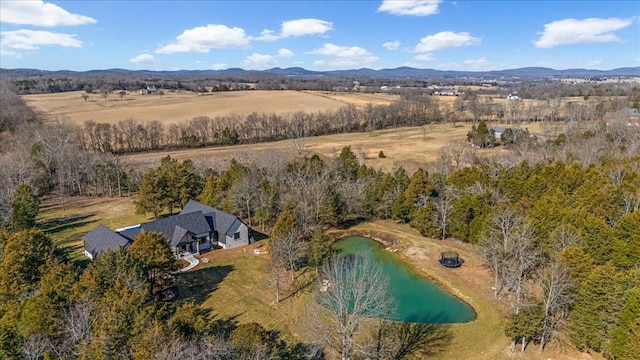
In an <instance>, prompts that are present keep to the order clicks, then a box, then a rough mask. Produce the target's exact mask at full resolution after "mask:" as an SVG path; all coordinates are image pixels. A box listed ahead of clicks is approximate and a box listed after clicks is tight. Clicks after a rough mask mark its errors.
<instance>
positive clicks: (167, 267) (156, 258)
mask: <svg viewBox="0 0 640 360" xmlns="http://www.w3.org/2000/svg"><path fill="white" fill-rule="evenodd" d="M128 251H129V253H130V254H131V256H132V257H133V258H134V259H137V260H138V261H140V262H141V263H143V264H144V267H145V270H146V272H147V276H148V278H149V280H150V281H151V291H153V285H154V280H155V279H156V276H157V275H158V273H159V272H164V271H171V270H174V269H175V266H176V260H175V257H174V256H173V253H172V251H171V246H170V245H169V243H168V242H167V239H165V237H164V235H163V234H162V233H158V232H143V233H140V234H138V236H136V238H135V239H134V240H133V244H132V245H131V246H130V247H129V249H128Z"/></svg>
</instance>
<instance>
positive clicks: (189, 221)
mask: <svg viewBox="0 0 640 360" xmlns="http://www.w3.org/2000/svg"><path fill="white" fill-rule="evenodd" d="M176 227H181V228H182V229H183V230H185V231H184V232H182V231H176ZM141 228H142V230H143V231H146V232H149V231H156V232H160V233H162V234H164V236H165V237H166V238H167V239H168V240H170V241H171V246H176V245H178V244H179V243H180V240H181V239H182V237H183V236H184V234H186V231H189V232H191V233H192V234H202V233H207V232H210V231H211V230H212V229H211V226H209V223H208V222H207V220H206V219H205V217H204V214H202V213H201V212H193V213H189V214H182V213H180V214H178V215H173V216H168V217H166V218H164V219H160V220H156V221H151V222H148V223H144V224H142V225H141Z"/></svg>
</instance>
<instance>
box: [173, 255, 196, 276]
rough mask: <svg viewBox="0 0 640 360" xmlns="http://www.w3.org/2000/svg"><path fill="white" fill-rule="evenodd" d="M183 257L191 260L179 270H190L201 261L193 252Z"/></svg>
mask: <svg viewBox="0 0 640 360" xmlns="http://www.w3.org/2000/svg"><path fill="white" fill-rule="evenodd" d="M183 259H184V260H187V261H188V262H189V265H187V266H186V267H184V268H182V269H180V270H178V272H186V271H189V270H191V269H193V268H194V267H196V266H197V265H198V264H199V263H200V260H198V259H196V258H195V256H193V254H189V255H187V256H185V257H183Z"/></svg>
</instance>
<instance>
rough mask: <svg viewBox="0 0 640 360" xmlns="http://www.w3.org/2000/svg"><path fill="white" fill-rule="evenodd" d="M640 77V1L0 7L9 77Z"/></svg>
mask: <svg viewBox="0 0 640 360" xmlns="http://www.w3.org/2000/svg"><path fill="white" fill-rule="evenodd" d="M400 66H410V67H416V68H429V69H438V70H470V71H488V70H502V69H513V68H520V67H529V66H542V67H550V68H553V69H569V68H584V69H600V70H609V69H614V68H619V67H628V66H640V1H637V0H628V1H579V0H575V1H540V0H535V1H533V0H532V1H509V0H502V1H483V0H474V1H440V0H414V1H398V0H377V1H373V0H359V1H346V0H329V1H304V0H298V1H278V0H264V1H257V0H256V1H241V0H238V1H205V0H200V1H171V0H163V1H152V0H129V1H110V0H100V1H90V0H81V1H80V0H78V1H57V0H55V1H43V0H0V67H2V68H5V69H15V68H34V69H41V70H74V71H86V70H96V69H112V68H123V69H131V70H143V69H144V70H183V69H185V70H210V69H214V70H218V69H227V68H237V67H239V68H243V69H247V70H264V69H269V68H274V67H281V68H286V67H303V68H305V69H309V70H320V71H322V70H338V69H359V68H371V69H383V68H396V67H400Z"/></svg>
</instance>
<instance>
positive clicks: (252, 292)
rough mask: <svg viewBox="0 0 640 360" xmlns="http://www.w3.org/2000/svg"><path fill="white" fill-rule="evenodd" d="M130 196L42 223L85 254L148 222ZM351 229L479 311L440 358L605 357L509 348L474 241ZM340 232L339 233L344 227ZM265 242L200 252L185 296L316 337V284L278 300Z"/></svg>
mask: <svg viewBox="0 0 640 360" xmlns="http://www.w3.org/2000/svg"><path fill="white" fill-rule="evenodd" d="M132 200H133V199H131V198H114V199H105V198H100V199H92V198H74V199H70V200H69V201H67V203H66V209H64V210H63V209H61V207H60V205H59V203H58V202H57V199H45V201H44V203H43V208H42V211H41V215H40V216H39V218H38V221H39V223H40V224H41V227H43V228H45V229H46V230H47V231H48V232H49V234H50V235H51V236H52V237H53V239H54V240H55V241H56V243H58V244H59V245H61V246H65V247H70V248H71V249H72V250H73V254H76V255H78V256H80V257H82V256H81V255H80V254H79V253H78V252H79V251H81V246H82V243H81V241H80V237H81V236H82V235H83V234H84V233H85V232H86V231H88V230H90V229H91V228H93V227H94V226H96V225H97V224H105V225H106V226H109V227H111V228H114V227H119V226H124V225H131V224H135V223H139V222H141V221H145V220H148V219H146V218H143V217H140V216H138V215H135V214H134V207H133V202H132ZM348 231H349V232H350V233H362V234H378V235H379V236H380V237H384V238H387V239H393V240H395V241H397V246H396V249H397V254H398V255H399V256H400V257H401V258H403V259H404V260H405V261H407V262H408V263H409V264H411V265H412V266H413V267H414V268H415V269H416V270H417V271H418V272H420V273H422V274H423V275H424V276H425V277H427V278H429V279H432V280H433V281H435V282H436V283H438V284H440V286H442V287H443V288H445V289H447V290H448V291H449V292H451V293H452V294H454V295H456V296H458V297H460V298H461V299H463V300H465V301H466V302H468V303H469V304H470V305H472V306H473V308H474V309H475V310H476V312H477V314H478V318H477V319H476V320H475V321H472V322H469V323H464V324H454V325H452V332H453V340H452V343H451V345H450V346H449V348H448V349H447V350H446V351H444V352H443V353H441V354H439V355H437V356H436V357H434V358H435V359H452V360H456V359H459V360H463V359H465V360H466V359H477V360H494V359H495V360H499V359H524V360H545V359H549V358H551V359H554V360H569V359H577V360H587V359H601V358H600V357H592V356H590V355H587V354H581V353H577V352H575V351H574V350H572V348H570V347H569V348H557V347H554V346H551V347H550V348H549V350H548V351H545V352H544V353H539V352H538V350H537V348H536V347H535V346H534V345H533V344H532V345H530V346H529V348H528V350H527V352H526V353H525V354H524V355H522V354H516V353H511V352H510V351H509V350H508V347H509V340H508V339H507V338H506V337H504V335H503V333H502V325H503V318H502V315H501V310H500V309H501V307H502V304H500V303H496V302H494V301H493V300H491V283H492V278H491V275H490V273H489V271H488V270H487V269H486V268H485V267H484V266H483V265H482V260H481V259H480V257H479V256H478V253H477V250H476V249H475V248H474V247H473V246H472V245H470V244H465V243H461V242H458V241H454V240H445V241H440V240H435V239H429V238H425V237H422V236H421V235H420V234H419V233H418V232H417V231H415V230H414V229H411V228H409V227H408V226H407V225H402V224H398V223H396V222H394V221H375V222H368V223H361V224H358V225H356V226H354V227H351V228H350V229H348ZM335 235H336V236H341V234H340V233H339V232H338V233H336V234H335ZM262 246H266V243H265V242H264V241H259V242H257V243H256V244H252V245H250V246H247V247H243V248H237V249H232V250H216V251H211V252H208V253H205V254H203V255H202V256H201V258H205V257H206V258H208V259H210V261H209V262H208V263H203V262H201V263H200V265H198V267H196V268H195V269H194V270H192V271H191V272H188V273H186V274H183V275H180V277H179V286H180V287H179V292H180V299H182V300H185V301H194V302H195V303H197V304H199V305H200V306H201V307H202V308H203V309H206V310H209V311H211V314H212V316H213V318H214V319H230V318H231V319H233V320H235V321H237V322H239V323H244V322H251V321H256V322H258V323H260V324H262V325H263V326H265V327H266V328H268V329H274V330H278V331H280V332H281V333H282V335H283V336H284V337H285V338H287V339H288V340H290V341H293V340H298V341H305V340H306V341H310V340H312V339H305V335H304V328H303V325H302V324H303V322H304V309H305V303H306V301H309V296H308V295H309V293H310V291H311V290H312V288H313V286H308V287H306V288H302V289H301V290H300V291H298V292H297V293H295V294H293V295H292V296H289V297H287V295H290V294H291V293H293V291H294V288H292V287H289V288H286V289H284V290H283V291H282V293H281V296H282V298H284V300H283V301H281V302H280V303H275V293H274V289H273V287H272V285H271V282H270V281H269V270H268V263H269V261H268V256H269V255H264V254H263V255H254V253H253V249H254V248H256V247H262ZM445 250H454V251H457V252H458V253H459V254H460V255H461V257H463V258H464V260H465V263H464V265H463V266H462V267H461V268H458V269H446V268H443V267H441V266H440V265H439V264H438V262H437V260H438V258H439V256H440V252H442V251H445ZM306 275H310V273H309V272H307V273H306ZM306 275H302V276H300V277H298V279H297V281H298V286H302V285H304V284H305V283H306V281H307V280H308V279H309V278H310V277H309V276H306ZM302 279H307V280H302ZM230 299H233V301H230Z"/></svg>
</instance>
